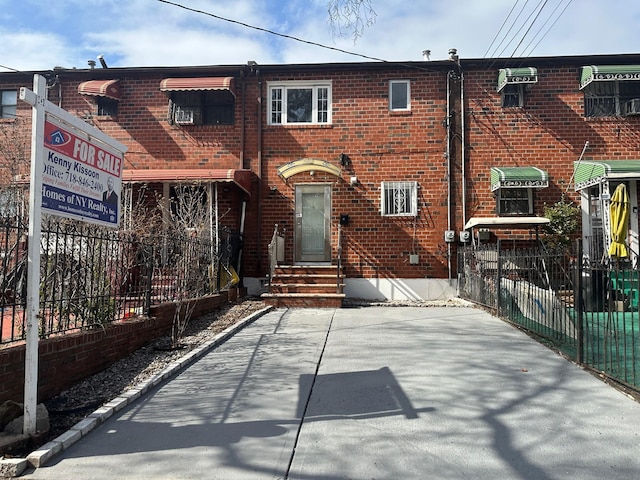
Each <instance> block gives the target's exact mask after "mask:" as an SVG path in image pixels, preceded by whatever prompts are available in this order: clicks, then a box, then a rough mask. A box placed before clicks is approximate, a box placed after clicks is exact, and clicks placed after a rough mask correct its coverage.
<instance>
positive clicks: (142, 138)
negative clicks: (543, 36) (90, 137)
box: [50, 59, 640, 278]
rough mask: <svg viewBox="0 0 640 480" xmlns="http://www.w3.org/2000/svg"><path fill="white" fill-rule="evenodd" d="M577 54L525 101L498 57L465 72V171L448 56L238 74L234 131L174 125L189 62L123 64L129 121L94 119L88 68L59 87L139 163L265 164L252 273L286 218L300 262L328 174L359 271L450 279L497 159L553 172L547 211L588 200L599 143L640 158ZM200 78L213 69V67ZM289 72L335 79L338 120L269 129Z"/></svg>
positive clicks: (60, 96) (253, 210)
mask: <svg viewBox="0 0 640 480" xmlns="http://www.w3.org/2000/svg"><path fill="white" fill-rule="evenodd" d="M576 62H577V61H570V60H567V61H566V62H564V63H563V61H562V59H549V60H546V61H541V62H540V64H539V65H534V66H536V67H537V68H538V74H539V81H538V83H536V84H535V85H532V87H531V88H530V89H529V90H528V91H527V93H526V97H525V107H524V108H512V109H504V108H502V107H501V105H500V101H501V100H500V94H499V93H497V92H496V91H495V90H496V81H497V74H498V68H499V66H496V65H493V64H489V63H488V62H487V63H486V64H483V65H482V66H481V67H478V66H477V64H473V62H472V64H473V65H476V66H475V67H473V66H471V67H465V71H464V98H465V105H464V108H463V106H462V105H460V102H459V98H460V97H459V88H460V83H459V82H458V81H457V80H456V79H452V81H451V84H450V87H451V98H450V100H451V107H452V110H453V112H452V116H451V117H450V120H451V125H452V128H451V145H450V152H451V171H449V165H448V161H447V159H446V157H445V153H446V152H447V137H446V133H447V130H446V119H447V111H446V108H447V98H446V96H447V73H448V71H449V70H451V69H452V68H453V67H452V66H449V65H448V64H444V65H443V64H440V63H434V64H433V66H431V65H427V66H426V67H427V68H415V66H411V65H408V66H406V67H403V66H401V65H398V64H393V65H387V64H382V63H381V64H380V65H379V66H377V65H372V64H363V66H362V67H360V66H358V65H354V66H352V67H351V68H346V67H344V66H340V65H331V64H327V65H324V66H317V67H314V68H300V69H297V68H296V67H295V66H283V67H280V68H277V69H276V68H264V69H263V70H262V71H261V72H260V73H259V74H256V73H255V72H249V71H248V70H247V71H245V72H244V73H243V74H240V71H239V70H238V71H237V72H227V74H229V75H234V76H235V77H236V117H235V118H236V122H235V124H234V125H230V126H213V125H212V126H174V125H170V124H169V122H168V121H167V111H168V97H167V95H166V94H165V93H163V92H161V91H160V90H159V85H160V81H161V80H162V78H164V77H165V76H177V74H178V73H184V75H188V74H189V72H188V71H185V72H178V71H174V70H171V71H169V72H166V71H164V70H163V69H158V70H155V69H149V70H148V71H145V70H132V71H131V72H129V71H127V70H118V71H117V72H116V71H115V70H114V72H115V73H114V75H116V76H117V77H118V78H119V79H120V81H121V87H122V100H121V101H120V106H119V113H118V116H117V117H116V118H106V117H100V118H99V117H95V116H93V112H95V106H94V104H93V99H92V98H91V97H89V96H82V95H79V94H78V93H77V86H78V83H79V82H80V81H83V80H87V79H88V78H87V72H78V73H74V72H72V71H68V70H67V71H64V72H60V81H61V83H60V84H59V86H56V87H55V88H52V89H51V90H50V99H51V100H52V101H55V102H60V103H61V104H62V106H63V107H64V108H66V109H68V110H69V111H71V112H72V113H74V114H76V115H78V116H80V117H82V118H85V119H87V120H89V121H91V122H92V123H93V124H94V125H96V126H97V127H98V128H100V129H102V130H103V131H105V132H106V133H108V134H109V135H112V136H114V137H115V138H116V139H118V140H120V141H122V142H124V143H126V144H127V145H128V146H129V151H128V152H127V154H126V156H125V166H126V168H250V169H252V170H253V171H254V172H255V173H256V177H257V179H260V180H259V181H258V180H257V181H256V184H255V185H254V189H253V191H252V194H251V197H250V198H249V203H248V206H247V210H246V218H245V232H244V233H245V234H244V250H243V256H242V258H243V274H244V275H246V276H252V277H258V276H264V275H266V273H267V264H268V260H267V248H268V243H269V241H270V239H271V235H272V233H273V228H274V225H275V224H278V225H280V227H281V228H282V227H284V228H286V229H287V232H288V233H287V244H286V254H287V258H286V259H287V260H288V261H291V260H292V259H293V251H294V245H293V229H294V228H293V227H294V192H295V185H296V184H298V183H318V182H319V183H327V184H330V185H331V187H332V214H331V229H332V235H333V239H332V247H333V249H334V251H335V249H336V246H337V239H336V232H337V225H338V220H339V216H340V214H344V213H346V214H349V215H350V219H351V221H350V224H349V225H348V226H347V227H345V228H344V251H343V254H344V257H345V258H344V260H345V264H346V268H347V276H349V277H369V278H372V277H373V278H378V277H383V278H425V277H435V278H444V277H446V276H447V274H448V265H447V262H448V257H447V251H448V247H447V245H446V244H445V242H444V232H445V230H447V229H448V228H449V227H450V228H451V229H452V230H454V231H455V232H456V233H457V232H459V231H461V230H462V228H463V226H464V223H465V221H466V220H468V219H469V218H470V217H473V216H493V215H495V208H496V200H495V197H494V194H493V193H492V192H491V190H490V185H489V179H490V174H489V171H490V168H491V166H494V165H501V166H525V165H532V166H539V167H541V168H544V169H546V170H547V171H548V172H549V174H550V177H551V178H550V187H549V188H546V189H540V190H536V197H535V213H536V214H537V215H541V214H542V212H543V208H544V205H545V204H551V203H554V202H555V201H557V200H558V199H559V198H560V196H561V195H562V194H563V193H565V192H567V194H568V196H569V198H571V199H574V200H576V199H577V196H576V194H575V192H574V190H573V186H572V185H570V180H571V174H572V172H573V162H574V160H576V159H578V157H579V156H580V153H581V151H582V149H583V147H584V144H585V142H586V141H589V143H590V148H589V149H588V150H587V153H586V156H585V158H588V159H626V158H631V159H637V158H640V152H639V149H640V146H639V145H640V142H639V140H640V134H639V132H638V125H639V123H638V122H640V118H638V117H628V118H623V119H610V118H607V119H602V118H585V117H584V112H583V93H582V92H581V91H580V90H579V89H578V83H579V74H580V67H581V64H579V63H576ZM422 67H424V65H422ZM239 68H240V67H239ZM108 73H111V72H108ZM108 73H105V72H104V71H98V70H97V71H96V73H95V74H96V75H101V76H102V78H104V75H106V74H108ZM199 74H207V73H206V72H204V71H202V70H200V71H199ZM213 75H215V74H213ZM391 79H408V80H410V81H411V111H410V112H407V113H397V112H389V110H388V81H389V80H391ZM288 80H331V81H332V124H331V125H328V126H305V127H297V126H276V125H273V126H271V125H268V124H267V107H268V98H267V83H268V82H269V81H288ZM463 111H464V113H465V116H464V125H463V121H462V120H463V119H462V117H461V115H462V113H463ZM463 136H464V139H465V143H466V150H465V151H464V154H465V163H464V165H463V163H462V162H463V158H462V138H463ZM341 153H346V154H348V155H349V157H350V158H351V162H352V165H351V168H349V169H343V170H342V173H341V174H340V176H339V177H335V176H333V175H330V174H323V173H318V174H317V175H315V176H314V177H313V178H312V177H311V176H310V175H309V173H308V172H306V173H301V174H298V175H295V176H293V177H291V178H289V179H288V181H286V182H285V181H284V180H283V179H281V178H280V177H279V176H278V175H277V168H278V167H279V166H281V165H284V164H286V163H288V162H291V161H294V160H298V159H301V158H305V157H311V158H317V159H320V160H325V161H327V162H330V163H332V164H333V165H336V166H339V164H340V163H339V160H338V158H339V155H340V154H341ZM463 172H464V175H463ZM351 176H356V177H357V178H358V183H357V184H356V185H355V186H351V185H350V183H349V179H350V177H351ZM403 180H415V181H417V182H418V185H419V215H418V217H417V218H416V219H413V218H411V219H403V218H393V217H382V216H381V215H380V213H379V209H380V183H381V182H382V181H403ZM465 187H466V188H465ZM449 188H451V196H449V191H448V189H449ZM463 188H465V191H464V192H463ZM463 197H465V199H466V203H465V205H463V204H462V201H463V200H462V199H463ZM223 198H224V202H226V203H223V204H221V205H223V207H222V208H221V211H222V212H223V213H224V212H226V211H228V214H226V215H225V216H224V217H223V220H222V222H223V224H226V225H230V226H231V227H232V228H233V229H239V228H240V223H239V219H240V211H241V210H240V209H241V202H242V199H243V198H242V195H240V194H238V192H237V191H234V190H233V189H230V190H228V191H227V192H224V195H223ZM449 216H451V224H449ZM514 233H515V234H518V235H519V236H523V237H528V235H529V234H528V232H526V231H519V232H503V234H504V235H505V236H509V237H512V236H513V234H514ZM409 253H417V254H418V255H419V257H420V264H419V265H410V264H409ZM453 253H454V256H455V245H454V246H453Z"/></svg>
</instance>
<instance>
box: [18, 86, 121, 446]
mask: <svg viewBox="0 0 640 480" xmlns="http://www.w3.org/2000/svg"><path fill="white" fill-rule="evenodd" d="M46 92H47V85H46V79H45V78H44V77H43V76H41V75H34V78H33V91H31V90H28V89H27V88H24V87H23V88H21V89H20V100H23V101H24V102H26V103H28V104H29V105H31V106H32V107H33V118H32V124H31V128H32V135H31V181H30V191H29V241H28V263H27V309H26V316H27V318H26V351H25V377H24V381H25V385H24V425H23V433H25V434H28V435H33V434H35V433H36V408H37V402H38V314H39V310H40V237H41V233H42V213H43V212H45V213H50V214H53V215H58V216H62V217H66V218H73V219H76V220H83V221H85V222H90V223H95V224H99V225H106V226H110V227H117V226H118V224H119V220H120V211H119V210H120V202H119V200H118V198H119V196H120V187H121V185H122V168H123V158H124V153H125V152H126V151H127V147H126V146H125V145H123V144H121V143H120V142H118V141H116V140H114V139H112V138H111V137H109V136H107V135H105V134H104V133H103V132H101V131H100V130H98V129H97V128H95V127H93V126H91V125H89V124H88V123H86V122H83V121H82V120H80V119H78V118H77V117H74V116H73V115H71V114H70V113H68V112H67V111H66V110H63V109H62V108H60V107H58V106H57V105H55V104H53V103H51V102H49V101H48V100H47V99H46Z"/></svg>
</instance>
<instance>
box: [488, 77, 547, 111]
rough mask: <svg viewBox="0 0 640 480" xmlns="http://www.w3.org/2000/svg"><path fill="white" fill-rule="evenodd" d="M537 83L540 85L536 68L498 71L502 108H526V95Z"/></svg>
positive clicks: (498, 88)
mask: <svg viewBox="0 0 640 480" xmlns="http://www.w3.org/2000/svg"><path fill="white" fill-rule="evenodd" d="M536 83H538V69H537V68H535V67H517V68H501V69H500V70H498V86H497V91H498V92H499V93H500V94H501V95H502V107H503V108H515V107H524V93H525V91H527V90H529V89H530V88H531V87H532V86H533V85H534V84H536Z"/></svg>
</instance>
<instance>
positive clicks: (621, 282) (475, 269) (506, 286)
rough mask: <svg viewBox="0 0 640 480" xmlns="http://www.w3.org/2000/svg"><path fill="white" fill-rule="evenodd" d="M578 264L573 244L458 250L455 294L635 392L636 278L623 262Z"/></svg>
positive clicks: (638, 367)
mask: <svg viewBox="0 0 640 480" xmlns="http://www.w3.org/2000/svg"><path fill="white" fill-rule="evenodd" d="M509 245H510V246H511V242H510V244H509ZM583 258H585V257H584V255H583V254H582V245H581V244H578V245H576V248H575V249H573V248H571V249H567V250H562V251H553V252H551V251H548V250H546V249H545V248H544V246H542V245H539V246H536V247H533V248H517V247H514V248H509V249H503V248H502V245H501V244H500V243H498V244H492V245H482V246H480V247H478V246H475V247H474V246H469V247H463V248H461V249H460V250H459V253H458V265H459V272H458V280H459V282H458V285H459V295H460V297H462V298H465V299H468V300H470V301H473V302H475V303H478V304H481V305H484V306H486V307H489V308H491V309H493V310H494V311H495V312H496V314H497V315H498V316H500V317H501V318H504V319H506V320H508V321H510V322H512V323H514V324H517V325H518V326H520V327H522V328H524V329H526V330H528V331H530V332H533V333H535V334H536V335H537V336H538V337H539V338H540V339H541V340H542V341H544V342H546V343H549V344H552V345H553V346H555V347H556V348H558V349H559V350H561V351H562V352H563V353H565V354H566V355H568V356H569V357H570V358H572V359H574V360H575V361H577V362H578V363H580V364H583V365H585V366H587V367H589V368H591V369H594V370H596V371H598V372H601V373H603V374H604V375H606V376H609V377H611V378H614V379H615V380H617V381H619V382H622V383H624V384H627V385H629V386H631V387H634V388H640V313H639V303H640V301H639V297H638V294H639V292H640V272H639V271H638V270H637V269H636V268H633V267H632V265H631V264H630V263H628V262H624V261H623V262H618V261H611V260H610V259H605V260H603V259H602V258H599V259H598V261H594V262H590V261H580V262H578V261H576V259H583Z"/></svg>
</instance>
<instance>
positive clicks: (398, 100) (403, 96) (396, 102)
mask: <svg viewBox="0 0 640 480" xmlns="http://www.w3.org/2000/svg"><path fill="white" fill-rule="evenodd" d="M389 110H391V111H395V110H411V83H410V81H409V80H391V81H390V82H389Z"/></svg>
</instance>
